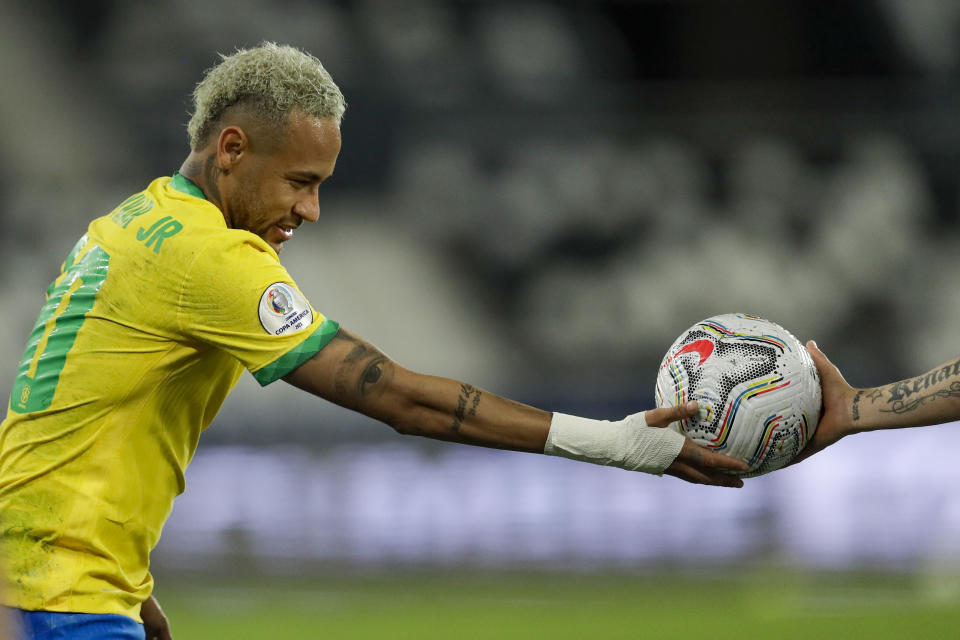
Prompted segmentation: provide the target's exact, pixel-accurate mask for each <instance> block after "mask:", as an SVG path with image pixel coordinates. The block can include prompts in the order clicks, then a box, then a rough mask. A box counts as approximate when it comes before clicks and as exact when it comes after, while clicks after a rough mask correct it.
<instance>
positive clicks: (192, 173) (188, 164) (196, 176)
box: [179, 149, 223, 211]
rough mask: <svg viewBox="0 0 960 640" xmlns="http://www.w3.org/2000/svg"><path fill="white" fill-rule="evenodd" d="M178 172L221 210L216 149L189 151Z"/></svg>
mask: <svg viewBox="0 0 960 640" xmlns="http://www.w3.org/2000/svg"><path fill="white" fill-rule="evenodd" d="M179 173H180V175H182V176H183V177H185V178H190V180H192V181H193V183H194V184H195V185H197V186H198V187H200V190H201V191H203V195H204V196H205V197H206V198H207V200H209V201H210V202H212V203H213V204H215V205H217V208H218V209H220V211H223V205H222V202H221V198H220V187H219V185H218V184H217V182H218V180H219V178H220V167H218V166H217V153H216V151H210V150H206V149H202V150H200V151H191V152H190V155H189V156H187V159H186V160H184V161H183V164H182V165H180V170H179Z"/></svg>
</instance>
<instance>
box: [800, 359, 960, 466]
mask: <svg viewBox="0 0 960 640" xmlns="http://www.w3.org/2000/svg"><path fill="white" fill-rule="evenodd" d="M807 351H809V352H810V355H811V356H812V357H813V362H814V363H815V364H816V365H817V370H818V371H819V372H820V380H821V382H822V384H823V415H822V416H821V417H820V423H819V424H818V425H817V430H816V432H815V433H814V435H813V438H812V439H811V440H810V442H809V443H808V444H807V446H806V447H805V448H804V450H803V451H802V452H801V453H800V456H798V458H797V459H798V460H802V459H804V458H807V457H809V456H812V455H813V454H814V453H816V452H818V451H820V450H822V449H824V448H825V447H827V446H829V445H831V444H833V443H834V442H836V441H837V440H840V439H841V438H843V437H845V436H848V435H850V434H852V433H860V432H861V431H874V430H877V429H899V428H902V427H920V426H923V425H931V424H941V423H943V422H950V421H952V420H960V359H957V360H951V361H948V362H944V363H943V364H942V365H940V366H939V367H936V368H934V369H931V370H930V371H928V372H926V373H924V374H922V375H919V376H917V377H915V378H910V379H908V380H900V381H899V382H892V383H890V384H887V385H883V386H880V387H872V388H869V389H855V388H854V387H851V386H850V385H849V384H847V381H846V380H844V378H843V374H841V373H840V370H839V369H837V367H836V366H835V365H834V364H833V363H832V362H830V360H829V359H828V358H827V356H825V355H824V354H823V352H822V351H820V349H818V348H817V345H816V343H815V342H813V341H810V342H808V343H807Z"/></svg>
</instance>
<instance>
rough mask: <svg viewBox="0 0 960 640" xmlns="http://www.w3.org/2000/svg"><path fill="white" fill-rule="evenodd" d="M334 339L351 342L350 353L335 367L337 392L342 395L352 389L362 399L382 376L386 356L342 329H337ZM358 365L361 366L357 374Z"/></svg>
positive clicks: (349, 392)
mask: <svg viewBox="0 0 960 640" xmlns="http://www.w3.org/2000/svg"><path fill="white" fill-rule="evenodd" d="M334 339H335V340H346V341H347V342H351V343H353V348H352V349H351V350H350V353H348V354H347V355H346V357H345V358H344V359H343V360H342V361H341V363H340V366H339V367H338V368H337V373H336V378H335V382H334V384H335V386H336V390H337V393H338V394H339V395H341V396H343V395H344V394H351V391H352V392H353V393H354V394H357V396H359V398H360V399H363V397H364V396H366V395H367V394H368V393H369V392H370V390H371V387H373V385H375V384H376V383H377V382H379V381H380V379H381V378H382V377H383V369H384V366H386V362H387V356H385V355H384V354H383V353H382V352H381V351H380V350H379V349H377V348H376V347H374V346H373V345H371V344H370V343H368V342H364V341H363V340H360V339H358V338H356V337H354V336H352V335H350V334H349V333H347V332H346V331H343V330H341V331H339V332H338V333H337V335H336V337H335V338H334ZM358 365H360V367H361V368H360V373H359V374H357V367H358ZM351 395H352V394H351Z"/></svg>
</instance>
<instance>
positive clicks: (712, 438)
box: [656, 313, 820, 477]
mask: <svg viewBox="0 0 960 640" xmlns="http://www.w3.org/2000/svg"><path fill="white" fill-rule="evenodd" d="M656 399H657V406H658V407H667V406H676V405H678V404H682V403H684V402H687V401H688V400H696V401H697V402H698V403H699V405H700V409H699V411H698V412H697V415H695V416H693V417H692V418H689V419H687V420H682V421H680V422H677V423H674V424H672V425H671V428H674V429H676V430H678V431H679V432H680V433H682V434H684V435H685V436H687V437H689V438H690V439H691V440H693V441H694V442H696V443H697V444H699V445H702V446H704V447H707V448H709V449H713V450H716V451H719V452H721V453H725V454H726V455H729V456H732V457H734V458H740V459H742V460H745V461H746V462H747V463H748V464H749V465H750V470H749V471H746V472H744V473H742V474H740V475H743V476H745V477H749V476H758V475H761V474H764V473H769V472H770V471H774V470H775V469H779V468H780V467H782V466H784V465H786V464H787V463H788V462H790V460H792V459H793V458H794V456H796V455H797V454H798V453H800V450H801V449H803V447H804V446H805V445H806V444H807V442H808V441H809V440H810V438H811V437H813V433H814V431H816V428H817V420H818V419H819V416H820V376H819V375H817V369H816V367H815V366H814V364H813V360H812V359H811V358H810V354H809V353H807V350H806V349H805V348H804V346H803V345H802V344H800V341H799V340H797V339H796V338H794V337H793V335H792V334H791V333H790V332H789V331H787V330H786V329H784V328H783V327H781V326H780V325H777V324H775V323H773V322H770V321H769V320H764V319H763V318H757V317H755V316H750V315H746V314H742V313H736V314H734V313H731V314H726V315H720V316H715V317H713V318H707V319H706V320H703V321H702V322H698V323H697V324H695V325H693V326H692V327H690V328H689V329H687V330H686V331H684V332H683V334H682V335H681V336H680V337H679V338H677V340H676V342H674V343H673V346H672V347H670V350H669V351H667V354H666V355H665V356H664V357H663V362H661V363H660V371H659V373H658V374H657V388H656Z"/></svg>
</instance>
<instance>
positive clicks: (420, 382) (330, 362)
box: [284, 328, 746, 486]
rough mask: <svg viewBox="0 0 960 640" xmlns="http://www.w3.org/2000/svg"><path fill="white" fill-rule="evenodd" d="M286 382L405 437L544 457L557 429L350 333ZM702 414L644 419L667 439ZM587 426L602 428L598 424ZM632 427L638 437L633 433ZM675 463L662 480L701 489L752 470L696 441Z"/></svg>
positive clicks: (539, 414) (730, 482)
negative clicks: (671, 428) (682, 422)
mask: <svg viewBox="0 0 960 640" xmlns="http://www.w3.org/2000/svg"><path fill="white" fill-rule="evenodd" d="M284 380H286V381H287V382H289V383H290V384H292V385H294V386H296V387H299V388H300V389H303V390H304V391H309V392H310V393H313V394H315V395H317V396H320V397H321V398H325V399H327V400H330V401H331V402H335V403H337V404H339V405H341V406H343V407H346V408H348V409H353V410H354V411H358V412H360V413H363V414H364V415H367V416H370V417H372V418H375V419H377V420H380V421H381V422H385V423H386V424H388V425H390V426H391V427H393V428H394V429H396V430H397V431H398V432H400V433H403V434H411V435H421V436H426V437H429V438H436V439H440V440H452V441H457V442H463V443H467V444H475V445H481V446H486V447H495V448H500V449H512V450H515V451H529V452H535V453H544V449H545V447H546V446H548V445H547V440H548V436H549V435H550V434H551V425H552V423H553V421H554V416H553V414H551V413H549V412H546V411H542V410H540V409H537V408H534V407H531V406H527V405H524V404H520V403H519V402H514V401H513V400H508V399H506V398H501V397H498V396H496V395H494V394H492V393H489V392H487V391H483V390H481V389H478V388H476V387H474V386H472V385H470V384H466V383H464V382H459V381H456V380H451V379H448V378H438V377H435V376H428V375H423V374H420V373H416V372H414V371H410V370H409V369H405V368H403V367H401V366H400V365H398V364H397V363H395V362H393V361H392V360H390V359H389V358H388V357H387V356H385V355H384V354H383V353H382V352H381V351H380V350H378V349H377V348H376V347H374V346H373V345H371V344H370V343H369V342H367V341H365V340H363V339H362V338H360V337H358V336H356V335H354V334H352V333H350V332H349V331H347V330H346V329H343V328H341V329H340V331H339V332H338V333H337V335H336V336H335V337H334V338H333V339H332V340H331V341H330V342H329V343H328V344H327V345H326V346H325V347H324V348H323V349H321V350H320V351H319V352H318V353H317V354H316V355H315V356H314V357H313V358H311V359H310V360H307V361H306V362H304V363H303V364H302V365H300V366H299V367H298V368H297V369H295V370H294V371H292V372H290V373H289V374H288V375H287V376H286V377H285V378H284ZM695 411H696V406H695V404H694V405H693V406H691V407H670V408H664V409H654V410H651V411H648V412H646V414H645V422H646V423H647V424H649V425H651V426H650V427H648V426H646V424H644V425H643V427H642V428H643V429H647V430H652V431H654V432H656V433H657V434H661V433H664V432H663V430H661V429H654V428H653V426H656V427H662V426H666V425H667V424H669V423H670V422H673V421H676V420H679V419H681V418H685V417H688V416H689V415H692V414H693V413H694V412H695ZM558 415H559V414H558ZM573 419H574V420H582V419H575V418H573ZM584 422H590V423H593V422H596V423H597V424H600V422H599V421H584ZM604 424H620V423H604ZM629 426H630V428H634V429H635V426H634V425H632V424H631V425H629ZM554 435H555V434H554ZM674 456H675V459H674V457H673V456H671V458H670V459H671V460H673V462H672V463H670V462H669V461H668V462H667V463H664V466H665V467H667V468H666V469H664V468H663V467H660V469H659V470H658V472H663V473H667V474H669V475H674V476H677V477H679V478H682V479H684V480H687V481H690V482H697V483H701V484H714V485H725V486H740V485H741V484H742V483H741V482H740V480H739V479H737V478H734V477H732V476H730V475H728V474H727V473H724V472H723V470H744V469H746V465H745V464H744V463H743V462H741V461H738V460H734V459H732V458H728V457H727V456H724V455H721V454H718V453H715V452H712V451H708V450H706V449H704V448H702V447H698V446H696V445H694V444H693V443H692V442H691V441H689V440H687V441H685V442H684V443H683V446H682V448H681V449H680V453H679V454H676V453H674ZM581 459H585V458H581ZM591 461H595V460H591ZM667 464H669V466H667ZM618 466H619V465H618Z"/></svg>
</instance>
